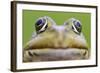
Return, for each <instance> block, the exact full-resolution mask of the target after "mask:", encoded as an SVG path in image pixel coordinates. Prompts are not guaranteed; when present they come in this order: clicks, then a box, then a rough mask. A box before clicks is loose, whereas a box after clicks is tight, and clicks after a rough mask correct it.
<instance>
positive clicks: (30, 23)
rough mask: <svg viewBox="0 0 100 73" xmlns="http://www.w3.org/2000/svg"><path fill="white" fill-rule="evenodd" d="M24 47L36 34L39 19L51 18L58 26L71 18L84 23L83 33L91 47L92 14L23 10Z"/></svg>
mask: <svg viewBox="0 0 100 73" xmlns="http://www.w3.org/2000/svg"><path fill="white" fill-rule="evenodd" d="M22 14H23V16H22V17H23V37H22V38H23V46H25V44H26V43H27V42H28V41H29V40H30V39H31V37H32V33H33V32H35V26H34V25H35V22H36V20H37V19H38V18H39V17H42V16H49V17H51V18H52V19H53V20H54V21H55V22H56V24H57V25H63V23H64V22H65V21H66V20H68V19H69V18H76V19H78V20H80V21H81V23H82V32H83V34H84V36H85V38H86V41H87V43H88V46H89V48H90V46H91V40H90V39H91V36H90V34H91V28H90V27H91V14H90V13H79V12H55V11H37V10H23V13H22Z"/></svg>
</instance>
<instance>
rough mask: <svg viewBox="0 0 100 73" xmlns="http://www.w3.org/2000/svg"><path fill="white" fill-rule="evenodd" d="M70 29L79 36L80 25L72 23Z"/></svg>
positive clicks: (77, 22) (76, 22) (75, 22)
mask: <svg viewBox="0 0 100 73" xmlns="http://www.w3.org/2000/svg"><path fill="white" fill-rule="evenodd" d="M72 29H73V30H74V32H75V33H77V34H80V33H81V30H82V25H81V23H80V22H79V21H78V20H75V21H73V24H72Z"/></svg>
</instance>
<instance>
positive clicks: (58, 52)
mask: <svg viewBox="0 0 100 73" xmlns="http://www.w3.org/2000/svg"><path fill="white" fill-rule="evenodd" d="M82 59H88V50H87V49H84V48H81V49H80V48H56V49H55V48H44V49H39V48H38V49H30V50H26V51H25V52H24V62H35V61H60V60H82Z"/></svg>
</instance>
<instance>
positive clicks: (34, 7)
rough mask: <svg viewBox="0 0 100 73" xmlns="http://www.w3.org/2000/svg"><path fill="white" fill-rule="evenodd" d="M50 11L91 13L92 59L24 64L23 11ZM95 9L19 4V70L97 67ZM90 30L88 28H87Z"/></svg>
mask: <svg viewBox="0 0 100 73" xmlns="http://www.w3.org/2000/svg"><path fill="white" fill-rule="evenodd" d="M23 9H26V10H46V11H47V10H48V11H63V12H84V13H91V29H92V30H91V57H90V59H89V60H75V61H56V62H33V63H23V62H22V10H23ZM95 12H96V11H95V8H82V7H61V6H49V5H46V6H44V5H29V4H17V69H32V68H33V69H35V68H51V67H66V66H82V65H95V59H96V55H95V54H96V49H95V48H96V45H95V43H96V36H93V35H95V34H96V24H95V23H96V21H95V19H96V18H95V17H96V13H95ZM87 28H88V27H87Z"/></svg>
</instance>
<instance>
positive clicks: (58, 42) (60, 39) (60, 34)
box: [54, 26, 67, 47]
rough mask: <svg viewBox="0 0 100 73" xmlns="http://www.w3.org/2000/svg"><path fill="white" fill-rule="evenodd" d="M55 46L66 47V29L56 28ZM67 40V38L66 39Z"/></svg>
mask: <svg viewBox="0 0 100 73" xmlns="http://www.w3.org/2000/svg"><path fill="white" fill-rule="evenodd" d="M54 29H55V33H56V34H55V42H54V44H55V46H57V47H64V40H65V35H67V32H66V33H65V32H64V31H65V28H64V27H62V26H56V27H55V28H54ZM66 38H67V37H66Z"/></svg>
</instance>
